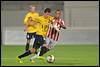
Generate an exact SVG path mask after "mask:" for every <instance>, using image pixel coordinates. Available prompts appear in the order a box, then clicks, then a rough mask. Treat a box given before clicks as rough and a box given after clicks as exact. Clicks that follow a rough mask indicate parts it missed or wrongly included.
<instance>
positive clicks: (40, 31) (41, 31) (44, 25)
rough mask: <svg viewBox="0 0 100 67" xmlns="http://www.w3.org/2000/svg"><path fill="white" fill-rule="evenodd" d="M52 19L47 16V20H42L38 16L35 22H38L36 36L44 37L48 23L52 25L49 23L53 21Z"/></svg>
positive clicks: (42, 18) (41, 17)
mask: <svg viewBox="0 0 100 67" xmlns="http://www.w3.org/2000/svg"><path fill="white" fill-rule="evenodd" d="M52 18H53V17H51V16H49V17H48V18H44V16H40V17H39V18H38V19H37V22H39V23H38V28H37V32H36V34H37V35H42V36H43V37H46V33H47V31H48V28H49V23H52V22H50V21H52V20H53V19H52Z"/></svg>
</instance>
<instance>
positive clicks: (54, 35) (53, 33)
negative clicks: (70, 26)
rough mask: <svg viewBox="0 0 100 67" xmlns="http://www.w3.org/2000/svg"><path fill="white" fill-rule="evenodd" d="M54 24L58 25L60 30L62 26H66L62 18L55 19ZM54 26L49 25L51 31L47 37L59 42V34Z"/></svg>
mask: <svg viewBox="0 0 100 67" xmlns="http://www.w3.org/2000/svg"><path fill="white" fill-rule="evenodd" d="M53 24H55V25H57V27H58V28H59V30H60V29H61V27H62V26H61V25H65V23H64V21H63V20H62V19H60V18H54V19H53ZM53 24H50V25H49V29H48V32H47V37H48V38H50V39H52V40H54V41H58V39H59V32H58V31H56V29H54V27H53Z"/></svg>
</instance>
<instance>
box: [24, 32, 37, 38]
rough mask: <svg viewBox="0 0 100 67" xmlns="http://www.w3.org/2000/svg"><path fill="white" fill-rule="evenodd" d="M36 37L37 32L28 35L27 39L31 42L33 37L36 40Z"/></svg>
mask: <svg viewBox="0 0 100 67" xmlns="http://www.w3.org/2000/svg"><path fill="white" fill-rule="evenodd" d="M35 35H36V32H35V33H27V35H26V39H28V40H30V39H32V38H33V37H34V38H35Z"/></svg>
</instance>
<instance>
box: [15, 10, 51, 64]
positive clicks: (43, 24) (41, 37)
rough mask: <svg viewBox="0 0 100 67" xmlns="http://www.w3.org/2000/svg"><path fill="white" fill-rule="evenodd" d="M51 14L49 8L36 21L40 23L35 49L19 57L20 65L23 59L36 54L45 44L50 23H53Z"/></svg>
mask: <svg viewBox="0 0 100 67" xmlns="http://www.w3.org/2000/svg"><path fill="white" fill-rule="evenodd" d="M50 12H51V10H50V9H49V8H46V9H45V10H44V15H43V16H40V17H38V18H36V19H35V20H36V22H38V24H37V27H38V29H37V32H36V35H35V41H34V44H33V48H32V49H31V50H27V51H26V52H25V53H23V54H22V55H19V56H18V58H17V60H18V61H19V62H20V63H21V58H23V57H25V56H28V55H30V54H32V53H35V52H36V50H37V49H38V48H40V46H42V45H43V44H45V37H46V33H47V31H48V27H49V22H50V21H51V18H52V17H51V16H50Z"/></svg>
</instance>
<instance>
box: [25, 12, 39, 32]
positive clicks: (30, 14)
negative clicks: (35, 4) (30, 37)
mask: <svg viewBox="0 0 100 67" xmlns="http://www.w3.org/2000/svg"><path fill="white" fill-rule="evenodd" d="M29 17H31V18H32V20H33V21H35V19H36V18H38V17H39V14H38V13H36V12H35V13H32V12H28V13H27V14H26V16H25V18H24V24H25V25H27V32H28V33H34V32H36V31H37V26H36V25H34V26H30V25H28V20H29Z"/></svg>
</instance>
